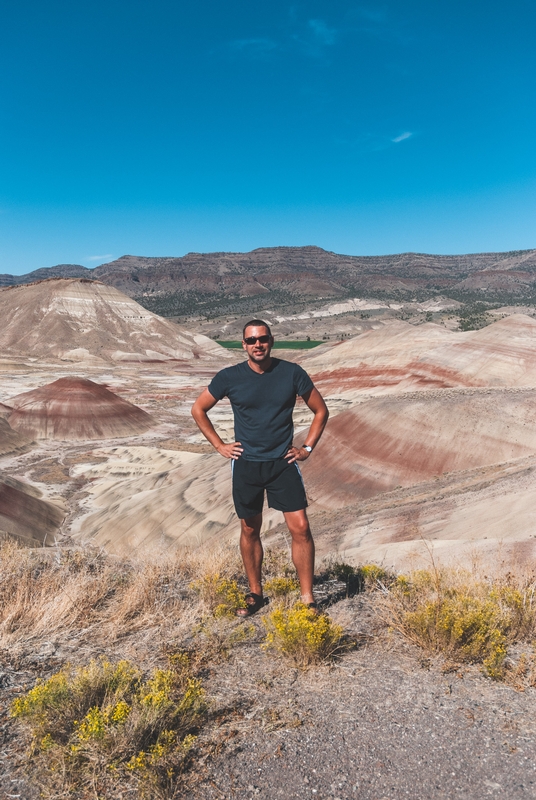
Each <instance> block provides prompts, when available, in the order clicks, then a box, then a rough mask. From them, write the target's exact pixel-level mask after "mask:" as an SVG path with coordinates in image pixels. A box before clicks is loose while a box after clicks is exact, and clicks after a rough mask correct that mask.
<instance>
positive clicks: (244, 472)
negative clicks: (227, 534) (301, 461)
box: [232, 458, 308, 519]
mask: <svg viewBox="0 0 536 800" xmlns="http://www.w3.org/2000/svg"><path fill="white" fill-rule="evenodd" d="M232 467H233V500H234V504H235V508H236V513H237V514H238V516H239V517H240V519H248V518H249V517H255V516H257V514H260V513H261V511H262V506H263V503H264V491H265V490H266V493H267V494H268V505H269V507H270V508H275V509H277V511H301V509H302V508H307V505H308V503H307V497H306V496H305V487H304V485H303V479H302V476H301V472H300V468H299V467H298V465H297V464H296V462H294V463H293V464H289V463H288V461H287V460H286V459H285V458H278V459H277V461H246V460H245V459H244V458H238V459H237V460H236V461H233V464H232Z"/></svg>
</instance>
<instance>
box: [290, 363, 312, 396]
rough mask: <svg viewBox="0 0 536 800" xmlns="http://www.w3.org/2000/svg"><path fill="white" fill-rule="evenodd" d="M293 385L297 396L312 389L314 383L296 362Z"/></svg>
mask: <svg viewBox="0 0 536 800" xmlns="http://www.w3.org/2000/svg"><path fill="white" fill-rule="evenodd" d="M294 386H295V388H296V394H297V395H298V397H303V395H304V394H307V392H310V391H311V389H314V383H313V382H312V380H311V378H310V377H309V375H308V374H307V373H306V371H305V370H304V369H302V367H300V366H298V364H296V370H295V372H294Z"/></svg>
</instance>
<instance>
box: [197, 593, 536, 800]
mask: <svg viewBox="0 0 536 800" xmlns="http://www.w3.org/2000/svg"><path fill="white" fill-rule="evenodd" d="M362 604H363V601H362V600H361V598H356V599H355V600H354V601H348V602H347V605H348V606H353V608H354V609H355V610H357V609H358V608H359V606H362ZM339 605H341V606H342V605H344V604H339ZM347 610H350V609H349V608H348V609H347ZM236 662H239V658H235V663H234V664H233V665H232V669H231V670H230V674H231V673H232V674H233V678H234V680H235V681H236V683H235V691H241V692H242V696H243V697H244V698H245V697H247V696H248V695H249V696H250V699H251V700H252V711H251V712H250V713H249V715H248V714H246V720H245V721H244V722H243V723H242V724H235V725H234V728H233V726H231V728H230V731H229V733H230V734H231V735H232V734H233V733H235V736H234V737H233V738H231V739H229V740H228V743H227V745H226V746H225V747H223V749H222V750H221V752H220V754H219V755H218V756H217V757H216V758H214V759H211V760H210V762H207V764H206V767H205V768H206V775H205V777H204V778H203V780H202V782H201V783H200V784H199V785H198V787H197V789H196V790H195V791H193V792H192V793H191V794H190V795H189V796H191V797H192V798H196V800H200V798H204V799H205V800H212V799H214V800H216V799H217V798H218V799H219V798H244V799H245V798H258V800H273V798H277V797H285V798H299V800H309V798H311V799H312V798H316V800H320V798H321V800H351V799H352V800H354V798H359V800H401V799H402V798H411V799H414V800H422V798H434V799H436V798H437V800H443V798H445V800H446V799H447V798H448V799H449V800H450V798H466V799H467V800H477V799H478V798H486V797H492V798H499V797H508V798H509V800H517V799H518V798H519V799H521V798H525V799H526V798H534V797H536V759H535V756H536V717H535V715H534V705H535V704H534V700H535V696H536V692H535V690H534V689H529V690H527V691H526V692H516V691H515V690H514V689H513V688H511V687H509V686H505V685H503V684H499V683H495V682H493V681H491V680H489V679H488V678H486V677H485V676H484V675H483V674H482V673H481V672H480V670H479V669H478V668H474V667H470V668H464V669H463V670H459V671H455V672H450V673H446V674H445V673H443V672H442V671H441V664H440V662H438V663H437V664H436V663H431V662H430V661H429V660H428V659H423V656H422V652H421V651H420V650H417V649H416V648H413V647H410V646H408V645H406V644H405V643H403V642H402V641H400V640H393V641H391V642H390V641H389V640H388V639H387V637H385V638H383V640H382V639H380V640H377V639H375V640H373V641H372V643H371V644H368V645H366V646H363V647H361V649H359V650H358V651H355V652H353V653H350V654H347V655H346V656H344V657H343V658H342V659H341V661H340V662H339V663H338V665H336V666H335V667H332V668H329V669H328V668H317V669H313V670H309V671H307V672H305V673H298V672H297V671H296V670H293V669H289V668H288V667H284V666H282V665H281V663H280V662H276V663H274V661H273V659H270V658H269V657H268V656H264V657H258V658H257V659H256V660H255V659H253V658H252V657H250V658H243V659H242V661H241V662H239V663H236ZM237 673H238V674H237ZM239 687H240V689H239ZM215 688H216V687H214V689H215ZM222 688H223V687H222ZM248 717H249V719H247V718H248Z"/></svg>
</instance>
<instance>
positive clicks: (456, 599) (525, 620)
mask: <svg viewBox="0 0 536 800" xmlns="http://www.w3.org/2000/svg"><path fill="white" fill-rule="evenodd" d="M385 603H386V608H387V610H388V611H389V612H390V617H391V619H390V621H391V622H392V623H394V626H395V627H397V628H398V629H399V630H401V631H402V633H404V634H405V635H406V636H408V638H410V639H411V640H412V641H414V642H416V643H417V644H419V645H421V646H422V647H425V648H426V649H428V650H431V651H433V652H442V653H445V654H446V655H448V656H449V658H451V659H454V660H456V661H460V662H469V663H481V664H482V665H483V666H484V669H485V670H486V672H487V674H488V675H489V676H490V677H492V678H494V679H500V678H502V677H503V676H504V673H505V659H506V657H507V652H508V644H509V643H510V642H513V641H516V640H518V639H519V638H523V636H524V635H525V634H528V633H529V631H530V630H532V628H533V626H534V622H535V617H536V609H535V608H534V604H533V601H532V590H531V591H530V592H529V591H524V590H522V589H521V588H519V587H515V586H511V585H509V584H508V583H500V582H497V581H496V582H492V581H485V580H476V579H474V578H473V577H472V576H471V575H470V574H469V573H467V572H463V571H460V570H458V571H455V570H446V569H442V570H437V569H436V570H416V571H415V572H412V573H410V574H409V575H400V576H398V578H397V579H396V581H395V582H394V583H393V584H392V585H391V587H390V593H389V597H388V598H387V600H386V601H385Z"/></svg>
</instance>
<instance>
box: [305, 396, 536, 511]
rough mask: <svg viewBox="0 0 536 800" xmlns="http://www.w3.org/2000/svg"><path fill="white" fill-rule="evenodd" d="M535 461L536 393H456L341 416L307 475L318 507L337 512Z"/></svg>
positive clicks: (375, 404)
mask: <svg viewBox="0 0 536 800" xmlns="http://www.w3.org/2000/svg"><path fill="white" fill-rule="evenodd" d="M534 453H536V397H535V396H534V392H532V391H531V390H525V391H524V390H491V389H490V390H487V391H485V392H482V391H479V390H476V391H475V390H470V389H469V390H468V389H457V390H455V389H452V390H440V391H430V392H420V393H412V394H408V395H402V396H399V397H397V396H392V395H391V396H387V397H378V398H374V399H372V400H369V401H368V402H365V403H361V404H360V405H358V406H357V407H356V408H352V409H351V410H349V411H345V412H343V413H341V414H338V415H337V416H335V417H333V418H332V419H331V420H330V422H329V424H328V427H327V428H326V431H325V433H324V436H323V437H322V439H321V441H320V443H319V444H318V446H317V448H316V450H315V453H314V458H311V459H310V460H309V461H307V462H306V464H305V465H304V469H303V472H304V476H305V480H306V485H307V488H308V491H309V493H310V495H311V498H312V499H313V500H314V502H315V503H316V504H319V505H321V506H323V507H326V508H331V509H334V510H335V509H338V508H341V507H343V506H345V505H349V504H352V503H355V502H356V501H357V500H359V499H364V498H368V497H371V496H373V495H376V494H379V493H381V492H388V491H392V490H393V489H394V488H395V487H397V486H410V485H413V484H418V483H421V482H422V481H425V480H428V479H430V478H431V477H433V476H436V475H442V474H444V473H448V472H453V471H459V470H466V469H475V468H477V467H483V466H489V465H491V464H497V463H502V462H505V461H509V460H512V459H518V458H523V457H527V456H529V455H531V454H534Z"/></svg>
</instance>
